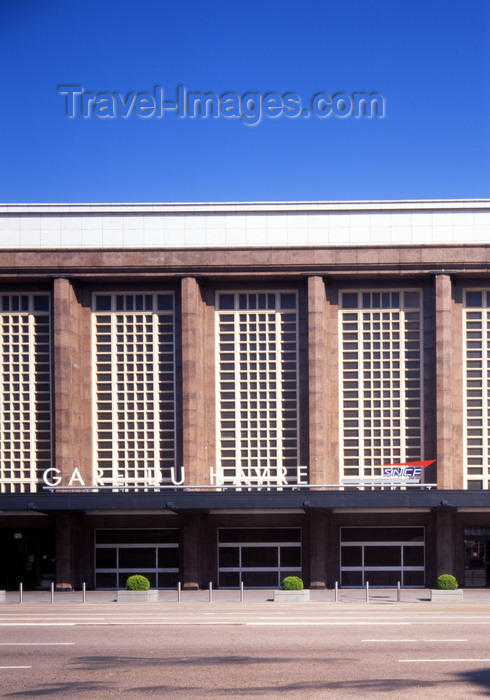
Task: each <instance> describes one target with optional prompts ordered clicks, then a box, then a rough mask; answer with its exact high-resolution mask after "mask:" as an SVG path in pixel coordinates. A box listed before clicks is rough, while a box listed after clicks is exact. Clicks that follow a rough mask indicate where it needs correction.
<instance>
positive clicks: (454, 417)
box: [435, 274, 463, 489]
mask: <svg viewBox="0 0 490 700" xmlns="http://www.w3.org/2000/svg"><path fill="white" fill-rule="evenodd" d="M458 319H459V321H461V319H460V314H459V315H457V314H456V313H455V304H454V301H453V289H452V282H451V277H450V276H449V275H446V274H440V275H437V276H436V278H435V355H436V357H435V360H436V361H435V372H436V378H435V387H436V447H437V449H436V453H437V485H438V487H439V488H440V489H455V488H462V485H463V455H462V378H461V372H462V366H461V362H462V355H461V348H460V345H461V326H460V325H459V328H458V325H457V321H458ZM458 343H459V345H458Z"/></svg>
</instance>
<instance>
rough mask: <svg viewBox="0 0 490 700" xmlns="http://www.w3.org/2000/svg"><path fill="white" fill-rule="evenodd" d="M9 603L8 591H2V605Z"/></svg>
mask: <svg viewBox="0 0 490 700" xmlns="http://www.w3.org/2000/svg"><path fill="white" fill-rule="evenodd" d="M6 602H7V591H0V603H6Z"/></svg>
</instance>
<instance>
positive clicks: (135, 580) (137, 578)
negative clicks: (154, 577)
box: [126, 574, 150, 591]
mask: <svg viewBox="0 0 490 700" xmlns="http://www.w3.org/2000/svg"><path fill="white" fill-rule="evenodd" d="M149 588H150V582H149V580H148V579H147V578H146V576H141V574H134V575H133V576H129V577H128V579H127V580H126V590H128V591H147V590H148V589H149Z"/></svg>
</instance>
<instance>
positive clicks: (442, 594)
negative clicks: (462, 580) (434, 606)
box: [431, 574, 463, 603]
mask: <svg viewBox="0 0 490 700" xmlns="http://www.w3.org/2000/svg"><path fill="white" fill-rule="evenodd" d="M431 600H432V601H433V602H436V603H449V602H458V601H462V600H463V591H462V589H461V588H459V587H458V581H457V579H456V577H455V576H453V575H452V574H441V575H440V576H438V577H437V581H436V588H433V589H432V590H431Z"/></svg>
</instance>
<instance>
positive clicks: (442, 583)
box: [437, 574, 458, 591]
mask: <svg viewBox="0 0 490 700" xmlns="http://www.w3.org/2000/svg"><path fill="white" fill-rule="evenodd" d="M437 588H439V589H440V590H443V591H455V590H456V589H457V588H458V582H457V580H456V579H455V577H454V576H451V574H441V576H439V577H438V578H437Z"/></svg>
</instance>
